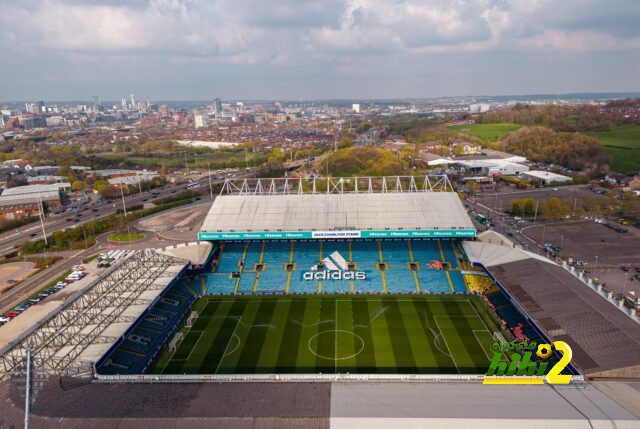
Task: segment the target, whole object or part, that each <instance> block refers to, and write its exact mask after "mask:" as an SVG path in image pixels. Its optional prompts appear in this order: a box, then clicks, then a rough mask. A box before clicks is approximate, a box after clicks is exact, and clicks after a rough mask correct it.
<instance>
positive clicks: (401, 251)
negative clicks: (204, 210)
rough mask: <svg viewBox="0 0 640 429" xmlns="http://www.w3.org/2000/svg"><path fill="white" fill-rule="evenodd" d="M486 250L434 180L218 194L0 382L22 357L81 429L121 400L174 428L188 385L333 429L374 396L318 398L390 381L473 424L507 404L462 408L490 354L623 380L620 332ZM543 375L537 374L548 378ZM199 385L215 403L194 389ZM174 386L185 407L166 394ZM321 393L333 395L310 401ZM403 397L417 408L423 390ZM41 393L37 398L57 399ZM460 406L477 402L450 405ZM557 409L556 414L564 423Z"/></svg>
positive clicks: (541, 271)
mask: <svg viewBox="0 0 640 429" xmlns="http://www.w3.org/2000/svg"><path fill="white" fill-rule="evenodd" d="M488 233H491V232H490V231H488V232H486V233H481V234H479V233H478V232H477V231H476V228H475V227H474V224H473V222H472V220H471V219H470V217H469V215H468V214H467V212H466V210H465V208H464V206H463V204H462V202H461V199H460V196H459V195H458V194H457V193H456V192H453V189H452V188H451V185H450V184H449V181H448V178H447V177H446V176H435V177H421V178H416V177H395V178H338V179H326V180H322V181H321V180H319V179H318V180H312V181H303V180H302V179H300V180H298V179H296V180H289V179H245V180H244V181H243V182H242V183H234V182H232V181H227V182H226V183H225V184H224V187H223V189H222V191H221V193H220V195H219V196H217V198H216V199H215V201H214V202H213V203H212V205H211V208H210V210H209V212H208V214H207V216H206V218H205V219H204V222H203V224H202V227H201V229H200V232H199V234H198V238H199V240H198V241H197V242H192V243H184V244H178V245H175V246H170V247H165V248H159V249H146V250H138V251H135V252H131V253H130V254H129V256H128V257H126V258H123V259H122V260H119V261H117V262H116V263H115V264H114V265H113V266H112V267H110V268H109V269H107V270H106V271H104V272H103V273H101V274H100V275H99V277H97V278H96V279H95V280H93V281H92V282H91V283H90V284H88V285H87V286H86V287H85V288H83V289H82V290H80V291H77V292H76V293H75V294H74V295H73V296H71V297H69V299H66V300H65V302H64V303H63V304H62V305H61V306H60V307H59V308H55V309H53V310H51V311H50V312H48V313H47V314H44V315H43V316H42V318H41V320H40V321H39V322H38V323H37V324H36V325H35V326H33V327H30V328H29V329H27V330H25V331H24V332H21V333H19V334H17V335H16V337H15V338H12V339H11V340H10V341H8V342H7V343H6V344H5V345H3V346H2V348H1V349H0V372H1V373H2V375H3V377H5V376H9V375H11V374H12V373H15V372H16V371H19V369H20V368H21V365H23V362H24V359H25V356H26V355H27V353H28V352H29V353H32V354H33V359H34V361H35V362H36V367H37V368H38V370H39V371H41V373H43V374H46V375H48V376H61V377H63V378H64V379H65V380H85V382H86V383H88V386H87V387H83V389H85V390H86V392H87V398H84V397H80V396H78V395H75V396H74V395H72V394H68V393H64V395H71V396H68V398H69V399H68V401H69V403H71V402H73V404H74V405H72V406H71V408H72V409H77V412H78V415H83V416H84V415H86V417H87V418H91V417H92V416H94V414H92V412H90V411H88V410H90V409H92V407H97V405H96V404H97V403H100V399H99V398H103V397H104V396H103V395H107V393H106V392H108V391H110V392H116V391H117V392H119V393H118V395H120V396H118V397H119V398H120V399H115V400H113V401H115V402H113V401H112V400H111V399H110V400H109V401H108V404H109V407H116V406H118V407H120V406H121V407H124V408H126V409H132V408H131V407H129V404H128V403H127V399H126V398H129V399H128V401H129V402H131V403H136V402H137V401H139V400H142V399H141V397H140V395H146V394H147V393H143V392H150V391H151V390H153V391H154V392H156V393H153V395H156V394H157V395H158V396H157V398H156V400H157V403H156V404H155V406H156V408H155V409H156V410H162V411H158V412H160V413H169V414H170V415H171V416H173V417H176V418H178V417H180V416H191V414H190V413H191V412H192V411H193V410H191V411H189V410H190V409H189V408H188V407H186V408H181V407H180V406H177V405H176V406H172V407H169V405H168V404H173V403H174V402H175V403H176V404H182V403H183V402H184V401H188V400H187V399H186V397H185V396H184V395H183V394H182V393H184V392H187V391H189V390H188V389H187V387H186V386H191V385H192V384H193V383H196V384H198V383H200V384H199V385H201V386H202V387H198V388H197V389H202V391H203V392H204V391H205V390H206V391H207V392H208V393H207V395H229V398H231V399H229V401H231V402H233V401H235V400H236V399H237V400H238V401H239V402H238V404H240V403H244V399H242V400H240V399H239V398H241V397H242V398H246V397H248V396H247V395H249V396H251V395H254V394H255V395H259V393H257V392H265V393H264V394H265V395H267V396H269V395H276V396H278V395H280V396H282V397H283V398H286V397H288V396H287V395H294V396H295V395H300V397H304V398H312V397H314V398H320V399H317V401H318V402H314V401H312V400H311V399H308V401H309V402H308V404H307V402H305V404H307V405H308V408H306V410H307V411H306V413H307V414H305V415H304V416H300V415H289V414H288V413H290V411H289V410H288V409H287V410H285V409H284V408H282V407H280V408H279V407H278V406H275V408H272V406H271V405H266V404H264V403H263V404H262V405H263V406H266V408H267V409H269V410H271V411H264V410H263V411H257V410H256V409H254V408H253V407H250V411H249V408H243V411H241V412H239V413H240V414H242V415H244V414H247V415H249V416H253V417H256V413H258V414H260V415H261V416H262V417H261V418H266V417H264V416H268V415H270V414H269V413H270V412H273V413H280V414H278V418H285V417H286V418H289V419H290V418H294V419H302V420H296V421H297V422H307V423H309V421H315V420H314V419H315V418H316V417H317V418H320V419H323V418H325V417H326V416H327V415H328V414H330V415H332V416H333V415H334V411H335V410H338V409H340V410H341V411H339V412H338V411H335V412H337V413H338V414H340V413H342V414H341V415H343V417H345V416H347V415H351V414H350V413H356V414H357V416H360V417H361V414H367V413H373V414H375V412H374V411H372V410H374V409H375V408H376V405H375V404H376V403H377V401H381V400H382V399H381V398H385V397H387V395H388V394H389V393H388V392H386V391H385V389H384V388H382V387H380V389H379V390H378V391H376V392H377V393H375V394H373V396H371V397H369V399H368V400H370V401H371V402H370V403H366V404H365V402H366V401H364V400H363V401H364V402H363V403H361V404H360V406H361V407H364V408H358V407H355V408H353V409H351V408H348V407H346V406H344V405H340V406H338V405H335V404H334V401H335V400H336V399H335V398H337V397H342V398H343V402H341V404H343V403H344V404H347V403H349V398H350V394H349V393H348V392H347V391H341V390H340V389H345V386H351V387H349V388H353V389H355V390H358V389H359V387H357V386H358V383H364V382H367V383H374V384H372V386H378V387H379V385H378V384H375V383H381V382H383V383H384V382H390V381H395V382H405V381H410V382H419V381H424V382H439V383H442V384H441V386H442V389H444V390H443V391H442V393H441V394H442V395H444V396H442V397H448V398H449V400H450V401H451V402H450V403H448V405H446V406H445V405H443V407H444V408H446V407H447V406H451V404H454V403H455V404H457V406H458V407H460V408H459V409H461V410H466V411H465V412H468V418H478V417H479V415H478V414H477V413H478V410H479V409H482V408H483V407H485V406H488V405H487V404H486V403H485V402H483V401H488V400H490V399H489V398H493V399H495V400H496V401H499V400H500V399H499V398H500V395H506V397H508V396H509V395H510V394H509V392H507V391H504V390H486V391H483V392H486V393H488V397H487V398H485V397H484V395H485V394H483V393H481V391H479V390H474V389H477V388H478V387H482V386H481V385H479V383H481V382H482V380H483V378H484V374H485V373H486V372H487V369H488V368H489V366H490V363H491V362H492V359H493V358H494V351H495V348H494V345H495V343H502V344H504V343H510V342H516V343H524V342H536V343H552V342H553V341H557V340H562V341H565V342H567V343H569V344H571V347H572V349H573V359H572V361H571V362H570V363H569V364H568V365H567V366H566V367H565V368H564V370H563V374H571V375H573V376H574V377H573V380H574V382H584V381H585V380H588V379H598V378H602V379H611V378H620V379H630V378H638V377H640V335H639V334H640V323H639V321H638V320H637V318H636V317H635V316H634V315H631V314H628V313H625V312H624V310H623V309H621V307H620V306H617V305H616V303H614V302H612V300H611V299H610V298H611V297H607V296H606V294H605V293H604V292H603V291H601V290H598V289H597V288H595V287H593V286H592V285H590V284H588V283H587V282H585V281H584V280H583V279H581V278H580V277H579V275H578V274H576V273H575V272H574V271H572V270H571V269H570V268H569V267H563V266H561V265H558V264H556V263H555V262H553V261H550V260H548V259H546V258H545V257H542V256H539V255H536V254H534V253H531V252H527V251H525V250H522V249H518V248H515V247H514V246H510V245H508V244H505V242H496V236H495V235H491V234H489V235H487V234H488ZM499 240H501V238H500V237H498V241H499ZM512 353H513V350H511V351H509V350H504V351H502V356H501V358H500V361H501V362H505V364H506V363H508V362H511V354H512ZM561 357H562V356H561V355H557V356H556V355H554V356H552V357H551V358H550V359H549V360H548V362H550V363H551V364H550V365H549V366H548V368H551V367H552V366H553V363H556V362H558V361H559V359H560V358H561ZM534 358H535V359H537V360H538V361H539V359H538V358H536V357H535V356H534ZM208 381H215V382H219V383H222V384H221V386H229V387H215V388H214V387H205V386H211V385H210V384H207V383H206V382H208ZM238 382H239V383H240V384H238ZM274 382H280V383H282V382H290V383H285V384H283V385H279V384H274ZM291 382H293V383H291ZM336 382H337V384H335V383H336ZM340 382H343V383H344V382H352V383H356V384H355V385H349V384H340ZM176 383H183V384H184V386H185V389H187V390H182V391H180V392H182V393H180V394H179V393H177V392H178V391H177V390H175V389H176V388H174V387H170V386H175V385H176ZM327 383H329V384H330V385H331V386H333V387H331V388H330V389H329V390H323V389H325V388H324V387H322V386H324V385H326V384H327ZM456 383H463V384H460V385H457V384H456ZM465 383H466V384H465ZM292 384H293V385H295V386H296V387H295V388H294V387H290V388H291V389H293V390H291V391H289V390H287V392H283V391H282V389H284V387H283V386H285V385H286V386H291V385H292ZM106 385H108V386H106ZM152 386H153V387H152ZM232 386H236V387H232ZM238 386H244V387H238ZM252 386H253V387H252ZM278 386H280V387H278ZM354 386H355V387H354ZM409 386H412V385H409ZM421 386H424V387H420V388H419V389H425V390H424V391H421V392H420V393H418V392H416V393H415V395H416V396H418V397H419V396H421V395H424V394H435V393H434V392H435V391H436V390H437V389H438V388H437V387H429V386H430V384H429V383H425V384H421ZM452 386H465V387H459V388H458V387H452ZM378 387H374V390H375V389H377V388H378ZM281 388H282V389H281ZM405 388H411V389H413V388H415V387H407V386H406V385H402V387H401V388H399V389H405ZM541 388H542V387H541ZM56 389H59V386H57V385H56V386H49V387H47V388H45V389H44V393H42V394H41V395H42V396H43V397H47V395H49V397H54V396H56V395H57V396H59V395H62V393H61V392H60V391H59V390H56ZM101 389H102V390H101ZM145 389H151V390H148V391H147V390H145ZM212 389H213V390H212ZM220 389H222V390H220ZM253 389H256V390H255V392H254V390H253ZM279 389H280V390H279ZM296 389H298V390H296ZM434 389H435V390H434ZM446 389H450V390H446ZM460 389H462V390H460ZM467 389H469V390H468V391H470V392H471V391H473V392H477V393H475V394H470V395H469V396H468V397H464V398H462V399H460V400H458V399H456V398H458V396H459V395H461V394H462V391H467ZM487 389H490V387H487ZM63 390H65V389H63ZM210 390H211V391H210ZM293 391H297V392H298V393H292V392H293ZM427 391H428V392H427ZM545 391H546V390H545ZM267 392H268V393H267ZM512 392H513V391H512ZM517 392H518V393H517V394H522V395H523V397H526V398H529V399H530V400H540V398H541V397H538V396H536V395H543V393H542V391H541V390H531V391H524V390H518V391H517ZM203 394H204V393H203ZM407 394H408V393H407V392H404V393H400V394H398V395H399V396H398V397H404V396H403V395H405V396H406V395H407ZM581 394H583V395H586V393H584V392H582V393H581ZM14 395H18V394H17V393H14ZM175 395H177V396H175ZM185 395H186V394H185ZM194 395H195V394H194ZM354 395H356V396H358V395H357V394H354ZM376 395H379V396H376ZM447 395H449V396H447ZM187 396H188V395H187ZM358 397H359V396H358ZM71 398H74V399H71ZM88 398H94V401H93V402H91V404H90V405H88V402H87V401H90V399H88ZM233 398H235V399H233ZM345 398H346V399H345ZM376 398H377V399H376ZM536 398H537V399H536ZM493 399H492V400H493ZM584 399H586V398H582V400H584ZM254 400H255V401H256V402H259V401H260V400H261V399H258V398H254ZM301 400H302V399H301ZM305 400H306V399H305ZM502 400H504V398H503V399H502ZM574 400H575V401H578V402H579V401H580V400H579V399H575V398H574ZM574 400H567V401H568V404H570V405H571V406H570V407H566V409H565V408H563V411H562V412H566V413H567V416H569V415H570V414H571V413H573V412H575V410H574V407H575V406H576V405H575V404H574V402H572V401H574ZM588 400H589V401H592V402H593V401H595V402H598V401H604V400H605V399H602V398H599V397H598V398H595V397H589V398H588ZM607 400H609V399H608V398H607ZM181 401H182V402H181ZM356 402H357V401H356ZM392 402H393V401H392ZM408 403H411V401H409V402H408ZM576 403H577V402H576ZM82 404H85V405H84V406H86V409H85V408H82V407H83V406H82ZM117 404H120V405H117ZM234 404H236V403H234ZM238 404H236V405H237V406H241V405H238ZM327 404H332V405H331V406H330V407H329V405H327ZM236 405H234V406H236ZM194 406H195V405H194ZM229 406H230V407H231V405H229ZM74 407H76V408H74ZM167 407H169V408H167ZM202 407H204V408H202V409H201V408H198V410H200V411H198V412H197V413H195V411H193V412H194V413H195V414H197V415H198V416H200V417H202V418H204V417H205V416H208V415H209V414H208V413H210V412H211V413H213V412H214V411H213V410H214V409H216V408H215V407H214V408H211V409H208V408H206V406H205V405H204V404H202ZM327 407H328V408H327ZM336 407H337V408H336ZM341 407H342V408H341ZM367 407H368V408H367ZM522 407H523V408H522V409H520V408H518V410H519V411H518V412H519V413H524V414H523V415H527V414H526V411H523V409H524V407H526V405H525V404H524V403H523V404H522ZM98 408H99V407H98ZM152 408H153V407H152ZM196 408H197V407H196ZM303 408H304V407H303ZM365 408H366V409H367V410H368V411H364V409H365ZM418 408H419V407H418ZM146 409H148V407H146ZM276 410H279V411H276ZM327 410H329V411H327ZM572 410H573V411H572ZM43 412H45V411H43ZM500 412H503V411H500ZM558 412H559V413H560V414H561V412H560V411H558ZM592 412H595V411H592ZM47 413H49V414H47ZM128 413H129V414H127V415H128V416H129V417H131V418H140V417H144V418H147V417H148V416H147V417H145V416H140V415H138V414H137V412H134V411H130V412H128ZM171 413H173V414H171ZM185 413H186V414H185ZM198 413H200V414H198ZM229 413H231V411H229ZM243 413H244V414H243ZM261 413H262V414H261ZM416 413H417V414H416V415H417V416H419V415H420V411H416ZM504 413H506V414H505V417H504V418H510V417H509V416H508V414H509V413H510V411H509V410H507V411H504ZM45 414H47V415H50V416H55V415H59V413H58V412H57V411H56V412H53V411H51V410H48V411H46V412H45ZM201 414H202V415H201ZM222 414H224V412H222ZM263 414H264V415H263ZM294 414H295V413H294ZM303 414H304V413H303ZM436 414H437V413H436ZM614 414H615V413H613V412H612V414H611V416H609V417H610V418H612V419H614V418H615V419H622V420H624V417H620V416H621V415H622V414H620V415H614ZM233 416H235V414H233ZM612 416H613V417H612ZM616 416H617V417H616ZM352 417H353V416H352ZM574 417H575V416H573V417H570V416H569V417H559V418H574ZM600 417H602V416H600ZM305 418H309V419H311V420H304V419H305ZM416 418H417V417H416ZM578 418H581V417H578ZM285 420H286V419H285ZM282 421H284V420H282ZM287 421H291V420H287ZM305 424H306V423H305ZM81 426H82V425H80V427H81ZM319 427H322V425H320V426H319Z"/></svg>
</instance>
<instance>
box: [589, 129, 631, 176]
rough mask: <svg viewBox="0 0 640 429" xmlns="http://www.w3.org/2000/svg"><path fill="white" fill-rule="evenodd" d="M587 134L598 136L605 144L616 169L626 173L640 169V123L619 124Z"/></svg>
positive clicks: (613, 167)
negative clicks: (606, 129)
mask: <svg viewBox="0 0 640 429" xmlns="http://www.w3.org/2000/svg"><path fill="white" fill-rule="evenodd" d="M585 134H587V135H589V136H591V137H595V138H597V139H598V140H599V141H600V143H602V144H603V145H604V146H605V151H606V152H607V155H609V156H610V157H611V159H612V161H613V165H612V169H613V170H614V171H617V172H620V173H625V174H631V173H636V172H638V171H640V125H631V124H629V125H618V126H615V127H611V128H610V129H609V130H608V131H597V132H589V133H585Z"/></svg>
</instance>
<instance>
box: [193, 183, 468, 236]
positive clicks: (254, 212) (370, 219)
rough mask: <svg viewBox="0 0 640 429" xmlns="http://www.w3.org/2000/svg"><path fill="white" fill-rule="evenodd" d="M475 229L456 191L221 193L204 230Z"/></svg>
mask: <svg viewBox="0 0 640 429" xmlns="http://www.w3.org/2000/svg"><path fill="white" fill-rule="evenodd" d="M371 230H374V231H375V230H378V231H388V230H404V231H411V230H475V228H474V226H473V224H472V222H471V220H470V219H469V216H468V215H467V212H466V211H465V209H464V207H463V205H462V202H461V201H460V198H459V197H458V195H457V194H456V193H454V192H407V193H359V194H305V195H296V194H293V195H292V194H290V195H222V196H219V197H218V198H216V200H215V202H214V203H213V204H212V206H211V209H210V210H209V213H208V214H207V217H206V218H205V220H204V223H203V225H202V228H201V232H252V231H253V232H272V231H371Z"/></svg>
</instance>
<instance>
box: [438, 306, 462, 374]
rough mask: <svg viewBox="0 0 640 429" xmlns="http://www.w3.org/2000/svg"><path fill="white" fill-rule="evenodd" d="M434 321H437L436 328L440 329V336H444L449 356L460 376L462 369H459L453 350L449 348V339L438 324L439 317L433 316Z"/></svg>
mask: <svg viewBox="0 0 640 429" xmlns="http://www.w3.org/2000/svg"><path fill="white" fill-rule="evenodd" d="M441 317H442V316H441ZM433 320H435V322H436V326H437V327H438V331H440V335H442V340H443V341H444V345H445V346H447V350H449V354H450V355H451V360H452V361H453V364H454V365H455V367H456V371H458V374H460V369H459V368H458V364H457V363H456V360H455V359H454V358H453V353H451V349H450V348H449V344H447V339H446V338H445V336H444V332H442V329H441V328H440V324H439V323H438V316H436V315H433Z"/></svg>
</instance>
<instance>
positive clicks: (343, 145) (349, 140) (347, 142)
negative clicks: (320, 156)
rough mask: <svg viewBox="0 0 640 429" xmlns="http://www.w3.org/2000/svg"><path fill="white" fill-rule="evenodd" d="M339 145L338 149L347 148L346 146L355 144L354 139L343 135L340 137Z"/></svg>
mask: <svg viewBox="0 0 640 429" xmlns="http://www.w3.org/2000/svg"><path fill="white" fill-rule="evenodd" d="M337 146H338V149H345V148H348V147H351V146H353V139H352V138H350V137H343V138H341V139H340V141H339V142H338V145H337Z"/></svg>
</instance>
